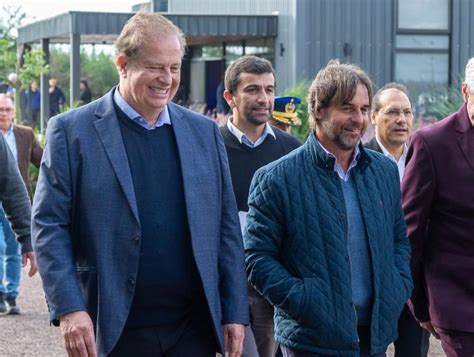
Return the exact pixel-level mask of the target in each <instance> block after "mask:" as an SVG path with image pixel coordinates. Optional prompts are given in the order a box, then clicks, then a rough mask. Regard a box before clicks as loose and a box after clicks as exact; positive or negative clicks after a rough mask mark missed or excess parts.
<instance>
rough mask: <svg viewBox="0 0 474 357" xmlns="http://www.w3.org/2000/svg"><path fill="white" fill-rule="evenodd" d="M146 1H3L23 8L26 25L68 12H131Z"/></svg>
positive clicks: (2, 3)
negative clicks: (26, 16) (134, 7)
mask: <svg viewBox="0 0 474 357" xmlns="http://www.w3.org/2000/svg"><path fill="white" fill-rule="evenodd" d="M143 2H146V0H1V6H0V12H3V10H2V7H3V6H13V7H17V6H21V7H22V9H23V11H24V12H25V13H26V14H27V15H28V20H27V21H25V24H27V23H30V22H33V21H37V20H42V19H46V18H49V17H53V16H56V15H59V14H63V13H65V12H68V11H102V12H131V11H132V6H133V5H135V4H138V3H143Z"/></svg>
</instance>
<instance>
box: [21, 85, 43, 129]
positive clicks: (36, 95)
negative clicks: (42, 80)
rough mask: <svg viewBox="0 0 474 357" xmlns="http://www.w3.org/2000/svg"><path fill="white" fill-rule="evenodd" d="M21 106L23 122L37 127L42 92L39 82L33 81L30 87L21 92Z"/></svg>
mask: <svg viewBox="0 0 474 357" xmlns="http://www.w3.org/2000/svg"><path fill="white" fill-rule="evenodd" d="M20 107H21V114H22V123H23V124H25V125H28V126H30V127H31V128H33V129H34V128H36V125H37V124H38V120H39V117H40V110H41V93H40V91H39V88H38V83H37V82H35V81H33V82H31V83H30V87H29V88H28V89H26V90H24V91H22V92H21V97H20Z"/></svg>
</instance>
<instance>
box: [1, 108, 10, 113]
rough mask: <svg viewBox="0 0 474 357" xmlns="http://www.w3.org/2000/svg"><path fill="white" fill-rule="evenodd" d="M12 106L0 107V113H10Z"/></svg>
mask: <svg viewBox="0 0 474 357" xmlns="http://www.w3.org/2000/svg"><path fill="white" fill-rule="evenodd" d="M11 112H13V108H0V113H11Z"/></svg>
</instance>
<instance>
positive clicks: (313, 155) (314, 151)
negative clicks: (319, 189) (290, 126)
mask: <svg viewBox="0 0 474 357" xmlns="http://www.w3.org/2000/svg"><path fill="white" fill-rule="evenodd" d="M304 150H305V152H306V154H307V155H308V156H309V158H310V160H311V161H312V162H313V164H314V165H316V166H318V167H320V168H322V169H323V170H327V171H334V165H335V163H336V159H335V158H334V157H333V156H331V155H329V154H328V153H326V152H325V151H324V149H323V148H322V147H321V145H319V143H318V139H316V135H314V132H313V131H312V132H311V134H310V135H309V137H308V139H307V140H306V143H305V144H304ZM359 150H360V157H359V161H358V163H357V167H359V168H360V169H361V170H362V171H363V170H365V169H366V168H367V166H368V165H369V164H370V162H371V161H372V159H371V158H370V156H369V155H368V154H367V151H366V150H365V148H364V146H363V145H362V142H360V143H359Z"/></svg>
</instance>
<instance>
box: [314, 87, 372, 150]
mask: <svg viewBox="0 0 474 357" xmlns="http://www.w3.org/2000/svg"><path fill="white" fill-rule="evenodd" d="M369 103H370V102H369V94H368V91H367V88H366V87H365V86H364V85H362V84H359V85H358V86H357V90H356V93H355V95H354V98H352V99H351V100H350V101H349V102H348V103H343V104H342V105H335V104H331V105H329V106H328V107H326V108H323V109H318V110H317V111H316V112H315V113H314V114H313V115H314V117H315V119H316V121H317V126H316V136H317V138H318V140H319V142H320V143H321V144H322V145H323V146H324V147H325V148H326V149H327V150H329V151H330V152H331V153H333V154H334V155H335V156H336V157H338V154H339V153H341V152H348V151H352V150H354V148H355V147H356V146H357V145H358V144H359V142H360V139H361V137H362V135H363V134H364V132H365V129H367V125H368V122H369V107H370V104H369Z"/></svg>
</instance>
